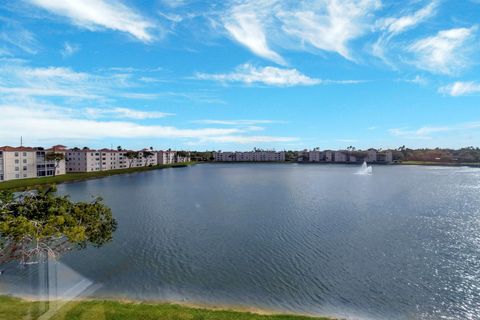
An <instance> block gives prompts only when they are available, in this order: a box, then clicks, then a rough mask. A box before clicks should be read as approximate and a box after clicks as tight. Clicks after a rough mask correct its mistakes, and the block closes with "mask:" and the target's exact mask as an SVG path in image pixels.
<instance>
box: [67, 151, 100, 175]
mask: <svg viewBox="0 0 480 320" xmlns="http://www.w3.org/2000/svg"><path fill="white" fill-rule="evenodd" d="M66 160H67V172H94V171H100V170H101V160H100V152H99V151H97V150H92V149H88V148H84V149H78V148H75V149H69V150H67V152H66Z"/></svg>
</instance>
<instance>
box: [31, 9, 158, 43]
mask: <svg viewBox="0 0 480 320" xmlns="http://www.w3.org/2000/svg"><path fill="white" fill-rule="evenodd" d="M29 1H30V3H32V4H34V5H36V6H38V7H40V8H43V9H45V10H47V11H49V12H52V13H54V14H57V15H60V16H63V17H66V18H69V19H70V20H71V21H72V23H74V24H75V25H77V26H79V27H82V28H86V29H88V30H92V31H95V30H99V29H101V28H106V29H111V30H116V31H121V32H125V33H129V34H130V35H132V36H134V37H135V38H137V39H139V40H141V41H143V42H150V41H152V40H153V35H152V34H151V33H150V31H149V30H150V29H152V28H153V27H154V24H153V23H152V22H151V21H149V20H148V19H146V18H145V17H143V16H142V15H140V14H139V13H137V12H136V11H135V10H134V9H132V8H130V7H128V6H126V5H124V4H122V3H121V2H119V1H117V0H81V1H75V0H29Z"/></svg>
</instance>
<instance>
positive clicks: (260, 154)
mask: <svg viewBox="0 0 480 320" xmlns="http://www.w3.org/2000/svg"><path fill="white" fill-rule="evenodd" d="M213 159H214V161H220V162H281V161H285V152H276V151H259V150H257V151H246V152H239V151H237V152H221V151H218V152H214V153H213Z"/></svg>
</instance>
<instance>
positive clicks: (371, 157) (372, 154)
mask: <svg viewBox="0 0 480 320" xmlns="http://www.w3.org/2000/svg"><path fill="white" fill-rule="evenodd" d="M365 161H366V162H377V150H375V149H368V150H367V157H366V158H365Z"/></svg>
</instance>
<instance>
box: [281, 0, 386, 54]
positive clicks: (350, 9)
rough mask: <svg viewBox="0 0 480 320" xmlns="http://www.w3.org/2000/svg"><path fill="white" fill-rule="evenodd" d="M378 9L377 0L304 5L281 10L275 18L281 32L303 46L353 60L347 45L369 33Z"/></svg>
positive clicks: (323, 1)
mask: <svg viewBox="0 0 480 320" xmlns="http://www.w3.org/2000/svg"><path fill="white" fill-rule="evenodd" d="M379 7H380V1H377V0H358V1H352V0H317V1H303V2H301V5H300V7H299V8H295V9H293V10H291V8H288V7H287V8H282V9H281V10H280V11H279V12H277V14H276V15H277V17H278V18H279V19H280V20H281V28H282V30H283V31H284V32H285V33H286V34H287V35H289V36H292V37H294V38H296V39H298V40H299V41H300V43H301V44H302V45H305V44H308V45H311V46H313V47H314V48H317V49H320V50H324V51H331V52H336V53H338V54H340V55H341V56H343V57H344V58H346V59H350V60H352V59H353V54H352V53H351V51H350V49H349V43H350V42H351V41H352V40H354V39H357V38H359V37H360V36H362V35H364V34H365V33H366V32H367V31H368V30H369V26H370V22H371V21H370V19H371V18H372V17H373V12H374V11H375V10H376V9H378V8H379Z"/></svg>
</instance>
